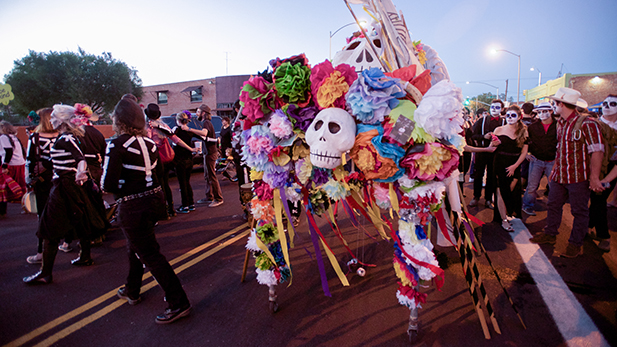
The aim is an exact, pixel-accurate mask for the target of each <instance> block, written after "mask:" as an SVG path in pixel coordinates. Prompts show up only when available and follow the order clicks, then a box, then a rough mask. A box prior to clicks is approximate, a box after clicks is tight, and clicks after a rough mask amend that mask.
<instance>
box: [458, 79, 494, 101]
mask: <svg viewBox="0 0 617 347" xmlns="http://www.w3.org/2000/svg"><path fill="white" fill-rule="evenodd" d="M465 83H467V84H469V83H480V84H486V85H487V86H489V87H493V88H495V89H497V99H499V87H497V86H494V85H492V84H488V83H486V82H478V81H467V82H465Z"/></svg>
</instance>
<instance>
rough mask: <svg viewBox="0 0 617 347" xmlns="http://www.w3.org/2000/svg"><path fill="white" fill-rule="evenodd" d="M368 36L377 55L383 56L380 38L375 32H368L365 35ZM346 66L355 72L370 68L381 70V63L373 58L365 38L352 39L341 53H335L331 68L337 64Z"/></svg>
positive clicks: (373, 54)
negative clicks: (352, 68)
mask: <svg viewBox="0 0 617 347" xmlns="http://www.w3.org/2000/svg"><path fill="white" fill-rule="evenodd" d="M365 35H368V39H369V40H371V42H372V43H373V46H375V49H377V53H378V54H379V55H381V54H383V47H382V45H381V37H380V35H379V34H378V33H377V31H375V30H370V31H368V32H366V33H365ZM343 63H344V64H348V65H351V66H353V67H354V68H355V69H356V72H361V71H362V70H367V69H370V68H372V67H375V68H378V69H381V63H380V62H379V58H378V57H376V56H375V53H374V52H373V50H372V49H371V47H370V46H369V45H368V44H367V43H366V38H364V37H363V36H359V37H354V38H353V39H352V40H351V41H350V42H349V43H348V44H347V45H346V46H345V47H344V48H343V50H342V51H338V52H336V54H335V55H334V59H332V66H337V65H339V64H343Z"/></svg>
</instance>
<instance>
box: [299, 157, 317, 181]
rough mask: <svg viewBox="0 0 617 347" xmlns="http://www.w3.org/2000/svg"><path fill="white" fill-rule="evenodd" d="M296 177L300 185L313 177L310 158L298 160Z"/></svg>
mask: <svg viewBox="0 0 617 347" xmlns="http://www.w3.org/2000/svg"><path fill="white" fill-rule="evenodd" d="M295 166H296V176H297V177H298V180H299V181H300V183H302V184H306V183H307V182H308V180H309V179H311V176H312V175H313V165H312V164H311V159H310V157H306V158H303V159H300V160H298V161H297V162H296V164H295Z"/></svg>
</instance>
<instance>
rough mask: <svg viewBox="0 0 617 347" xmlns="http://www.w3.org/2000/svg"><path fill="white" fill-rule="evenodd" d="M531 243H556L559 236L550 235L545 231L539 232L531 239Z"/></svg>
mask: <svg viewBox="0 0 617 347" xmlns="http://www.w3.org/2000/svg"><path fill="white" fill-rule="evenodd" d="M529 241H530V242H531V243H537V244H543V243H548V244H551V245H554V244H556V243H557V236H555V235H549V234H545V233H539V234H537V235H536V236H534V237H532V238H530V239H529Z"/></svg>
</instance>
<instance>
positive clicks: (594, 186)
mask: <svg viewBox="0 0 617 347" xmlns="http://www.w3.org/2000/svg"><path fill="white" fill-rule="evenodd" d="M589 189H591V191H593V192H596V193H599V192H601V191H603V190H604V187H602V183H601V182H600V179H598V178H592V179H590V180H589Z"/></svg>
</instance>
